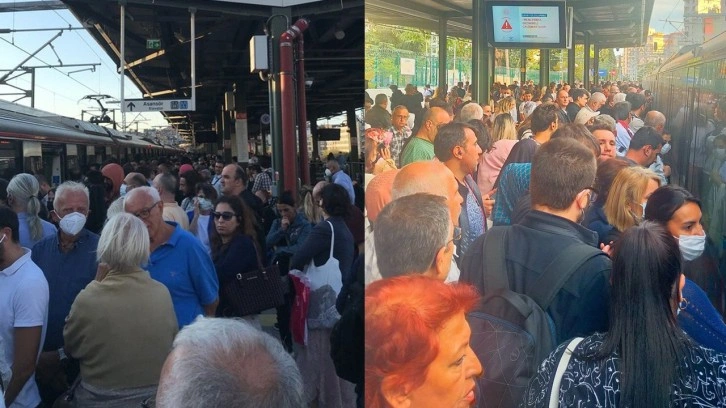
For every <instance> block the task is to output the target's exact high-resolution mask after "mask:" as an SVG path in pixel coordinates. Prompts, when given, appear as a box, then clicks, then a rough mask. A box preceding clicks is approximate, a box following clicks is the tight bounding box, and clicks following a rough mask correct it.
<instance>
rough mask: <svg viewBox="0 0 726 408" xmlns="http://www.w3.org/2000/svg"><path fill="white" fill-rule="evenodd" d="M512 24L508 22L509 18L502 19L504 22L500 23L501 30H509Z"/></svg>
mask: <svg viewBox="0 0 726 408" xmlns="http://www.w3.org/2000/svg"><path fill="white" fill-rule="evenodd" d="M511 29H512V25H511V24H509V20H504V24H502V30H511Z"/></svg>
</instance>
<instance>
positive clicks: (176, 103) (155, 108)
mask: <svg viewBox="0 0 726 408" xmlns="http://www.w3.org/2000/svg"><path fill="white" fill-rule="evenodd" d="M121 110H122V111H124V112H159V111H165V112H169V111H193V110H194V104H193V103H192V100H191V99H126V100H125V101H124V104H123V106H121Z"/></svg>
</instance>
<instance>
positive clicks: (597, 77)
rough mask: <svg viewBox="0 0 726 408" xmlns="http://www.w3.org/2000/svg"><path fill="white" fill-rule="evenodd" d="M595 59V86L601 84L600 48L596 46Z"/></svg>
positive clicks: (593, 73)
mask: <svg viewBox="0 0 726 408" xmlns="http://www.w3.org/2000/svg"><path fill="white" fill-rule="evenodd" d="M594 48H595V58H594V59H593V61H592V77H593V78H594V83H595V85H599V84H600V72H599V71H600V46H599V45H597V44H595V45H594Z"/></svg>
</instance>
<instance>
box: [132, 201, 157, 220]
mask: <svg viewBox="0 0 726 408" xmlns="http://www.w3.org/2000/svg"><path fill="white" fill-rule="evenodd" d="M160 202H161V201H157V202H155V203H154V204H152V205H151V206H150V207H146V208H144V209H142V210H141V211H138V212H135V213H133V214H134V217H136V218H141V219H142V220H145V219H147V218H149V214H151V210H153V209H154V207H156V206H157V205H159V203H160Z"/></svg>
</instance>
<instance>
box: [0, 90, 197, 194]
mask: <svg viewBox="0 0 726 408" xmlns="http://www.w3.org/2000/svg"><path fill="white" fill-rule="evenodd" d="M182 151H183V150H181V149H179V148H176V147H172V146H162V145H160V144H157V143H154V142H152V141H151V140H148V139H144V138H142V137H141V136H139V135H135V134H127V133H122V132H119V131H117V130H114V129H110V128H106V127H103V126H100V125H98V124H94V123H89V122H84V121H81V120H78V119H73V118H68V117H64V116H58V115H56V114H53V113H49V112H45V111H42V110H38V109H33V108H28V107H25V106H22V105H17V104H14V103H10V102H6V101H2V100H0V177H6V178H7V177H12V175H14V174H17V173H21V172H26V173H32V174H37V173H39V172H40V173H42V174H44V175H45V176H46V177H47V178H48V181H50V182H51V183H52V184H56V185H57V184H59V183H60V182H62V181H63V180H65V179H66V178H67V177H68V175H69V172H70V171H72V170H74V169H80V168H81V167H82V166H85V165H91V164H95V163H98V164H100V163H103V162H104V161H105V160H107V159H109V158H111V157H116V158H118V159H120V160H121V161H124V160H131V159H137V160H138V159H140V158H146V159H150V158H153V157H158V156H162V155H169V154H174V153H180V152H182Z"/></svg>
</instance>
